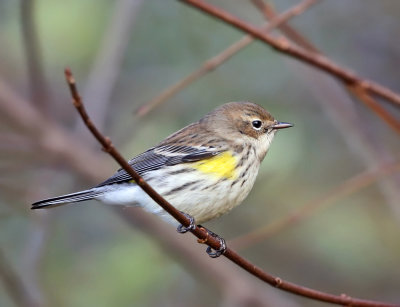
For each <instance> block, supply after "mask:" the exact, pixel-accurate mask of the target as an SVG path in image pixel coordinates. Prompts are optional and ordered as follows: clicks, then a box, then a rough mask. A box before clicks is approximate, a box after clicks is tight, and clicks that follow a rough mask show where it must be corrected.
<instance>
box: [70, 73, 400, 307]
mask: <svg viewBox="0 0 400 307" xmlns="http://www.w3.org/2000/svg"><path fill="white" fill-rule="evenodd" d="M65 77H66V80H67V83H68V85H69V88H70V91H71V96H72V98H73V104H74V106H75V108H76V109H77V111H78V112H79V114H80V116H81V117H82V120H83V121H84V123H85V125H86V126H87V127H88V129H89V130H90V131H91V132H92V134H93V136H94V137H95V138H96V139H97V140H98V141H99V143H100V144H101V145H102V146H103V150H104V151H106V152H107V153H109V154H110V155H111V156H112V157H113V158H114V159H115V160H116V161H117V162H118V164H119V165H120V166H121V167H122V168H123V169H124V170H125V171H126V172H127V173H128V174H129V175H130V176H131V177H132V179H133V180H135V182H136V184H138V185H139V186H140V187H141V188H142V189H143V190H144V191H145V192H146V193H147V194H148V195H149V196H150V197H151V198H152V199H153V200H154V201H155V202H157V203H158V204H159V205H160V206H161V207H162V208H163V209H164V210H165V211H167V212H168V213H169V214H170V215H171V216H172V217H174V218H175V219H176V220H177V221H178V222H179V223H181V224H183V225H184V226H189V224H190V221H189V219H188V218H187V217H186V216H185V215H183V214H182V213H181V212H180V211H178V210H177V209H175V207H173V206H172V205H171V204H170V203H169V202H168V201H167V200H165V199H164V198H163V197H162V196H161V195H160V194H158V193H157V192H156V191H155V190H154V189H153V188H152V187H151V186H150V185H149V184H148V183H147V182H146V181H145V180H144V179H143V178H142V177H141V176H140V175H139V174H137V173H136V172H135V170H134V169H133V168H132V167H131V166H130V165H129V163H128V162H127V161H126V160H125V159H124V158H123V157H122V155H121V154H120V153H119V152H118V151H117V150H116V149H115V147H114V146H113V144H112V143H111V140H110V139H109V138H106V137H104V136H103V135H102V134H101V133H100V131H99V130H98V129H97V128H96V126H95V125H94V124H93V122H92V121H91V119H90V117H89V115H88V114H87V112H86V109H85V107H84V105H83V103H82V100H81V98H80V95H79V93H78V91H77V88H76V84H75V79H74V78H73V76H72V74H71V71H70V70H69V69H66V70H65ZM190 232H191V233H192V234H193V235H195V236H196V237H197V238H199V239H200V240H201V242H202V243H205V244H207V245H208V246H210V247H212V248H213V249H215V250H217V249H219V247H220V243H219V241H218V240H217V239H216V238H213V237H212V236H208V234H207V233H206V231H205V230H203V229H202V228H199V227H197V226H196V227H195V228H194V229H193V230H191V231H190ZM223 255H224V256H225V257H227V258H228V259H229V260H231V261H232V262H234V263H236V264H237V265H238V266H240V267H241V268H243V269H244V270H246V271H247V272H249V273H250V274H252V275H254V276H255V277H257V278H259V279H261V280H263V281H264V282H266V283H268V284H270V285H271V286H273V287H276V288H280V289H282V290H285V291H288V292H291V293H294V294H297V295H301V296H304V297H308V298H312V299H315V300H319V301H323V302H330V303H334V304H338V305H347V306H382V307H383V306H399V305H394V304H389V303H382V302H374V301H368V300H360V299H355V298H351V297H349V296H336V295H332V294H327V293H324V292H320V291H317V290H314V289H310V288H306V287H302V286H299V285H296V284H293V283H290V282H286V281H284V280H282V279H281V278H279V277H274V276H272V275H270V274H268V273H266V272H264V271H263V270H262V269H260V268H258V267H257V266H255V265H254V264H252V263H251V262H249V261H247V260H246V259H244V258H243V257H241V256H240V255H239V254H237V253H236V252H235V251H233V250H232V249H230V248H227V249H226V251H225V253H224V254H223Z"/></svg>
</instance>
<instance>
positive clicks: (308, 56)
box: [180, 0, 400, 105]
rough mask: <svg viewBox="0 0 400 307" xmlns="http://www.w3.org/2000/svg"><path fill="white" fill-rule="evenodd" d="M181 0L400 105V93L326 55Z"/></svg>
mask: <svg viewBox="0 0 400 307" xmlns="http://www.w3.org/2000/svg"><path fill="white" fill-rule="evenodd" d="M180 1H182V2H184V3H186V4H189V5H192V6H194V7H196V8H198V9H200V10H201V11H203V12H205V13H207V14H209V15H212V16H214V17H216V18H218V19H220V20H222V21H224V22H226V23H228V24H230V25H232V26H234V27H235V28H237V29H239V30H241V31H244V32H247V33H249V34H250V35H252V36H253V37H255V38H257V39H259V40H261V41H263V42H265V43H267V44H269V45H270V46H271V47H273V48H274V49H276V50H277V51H279V52H282V53H284V54H287V55H290V56H292V57H294V58H296V59H298V60H301V61H303V62H305V63H308V64H310V65H312V66H314V67H316V68H318V69H320V70H322V71H324V72H327V73H329V74H330V75H332V76H333V77H336V78H337V79H339V80H341V81H343V82H345V83H346V84H349V85H352V84H359V85H360V86H361V87H363V88H364V89H365V90H367V91H368V92H370V93H374V94H376V95H378V96H380V97H382V98H385V99H386V100H387V101H389V102H392V103H393V104H395V105H400V95H398V94H397V93H395V92H393V91H392V90H390V89H388V88H386V87H384V86H382V85H380V84H378V83H375V82H373V81H371V80H366V79H363V78H361V77H359V76H358V75H357V74H355V73H354V72H352V71H350V70H348V69H345V68H343V67H341V66H339V65H337V64H335V63H333V62H332V61H331V60H329V59H328V58H326V57H325V56H322V55H320V54H316V53H314V52H308V51H306V50H304V49H302V48H299V47H296V46H294V45H292V44H290V43H289V41H287V40H286V39H276V38H273V37H272V36H270V35H268V34H266V33H264V32H263V31H261V30H259V29H257V28H256V27H255V26H252V25H250V24H248V23H246V22H244V21H242V20H240V19H239V18H237V17H235V16H234V15H232V14H229V13H228V12H226V11H223V10H221V9H219V8H217V7H215V6H212V5H210V4H207V3H205V2H203V1H201V0H180Z"/></svg>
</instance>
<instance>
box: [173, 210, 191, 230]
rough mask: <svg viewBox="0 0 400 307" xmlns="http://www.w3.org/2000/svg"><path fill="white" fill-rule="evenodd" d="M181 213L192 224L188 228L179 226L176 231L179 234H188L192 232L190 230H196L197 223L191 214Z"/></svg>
mask: <svg viewBox="0 0 400 307" xmlns="http://www.w3.org/2000/svg"><path fill="white" fill-rule="evenodd" d="M181 213H182V214H183V215H184V216H186V217H187V218H188V219H189V221H190V224H189V226H187V227H186V226H183V225H182V224H181V225H179V226H178V228H177V229H176V231H177V232H179V233H186V232H188V231H190V230H193V229H195V228H196V222H195V220H194V217H193V216H191V215H189V214H187V213H185V212H181Z"/></svg>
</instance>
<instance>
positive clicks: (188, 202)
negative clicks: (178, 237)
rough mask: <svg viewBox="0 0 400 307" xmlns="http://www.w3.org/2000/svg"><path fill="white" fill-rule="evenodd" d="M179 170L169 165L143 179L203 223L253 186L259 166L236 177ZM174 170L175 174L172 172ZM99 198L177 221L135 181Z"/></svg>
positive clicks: (230, 204)
mask: <svg viewBox="0 0 400 307" xmlns="http://www.w3.org/2000/svg"><path fill="white" fill-rule="evenodd" d="M178 170H179V169H176V170H174V169H173V167H171V171H169V174H165V171H162V170H161V171H153V172H150V173H149V174H147V175H146V176H145V177H144V179H145V180H146V181H147V182H148V183H149V184H150V185H151V186H152V187H153V188H154V189H155V190H156V191H157V192H158V193H159V194H161V195H162V196H163V197H164V198H165V199H166V200H168V201H169V202H170V203H171V204H172V205H173V206H174V207H175V208H176V209H178V210H179V211H182V212H185V213H187V214H189V215H191V216H193V217H194V218H195V219H196V223H204V222H206V221H208V220H210V219H213V218H216V217H218V216H220V215H222V214H224V213H227V212H229V211H230V210H231V209H232V208H234V207H236V206H237V205H239V204H240V203H241V202H242V201H243V200H244V199H245V198H246V196H247V195H248V193H249V192H250V190H251V188H252V187H253V184H254V181H255V178H256V176H257V172H258V165H254V166H249V169H248V172H247V175H246V176H240V175H241V174H238V176H237V177H235V178H227V177H222V178H218V177H213V176H210V175H209V174H204V173H202V172H200V171H197V170H193V171H190V172H185V173H180V172H178ZM174 172H175V173H177V174H176V175H171V174H173V173H174ZM117 190H118V191H117ZM99 200H101V201H103V202H105V203H112V204H122V205H135V206H140V207H143V208H144V209H145V210H146V211H149V212H151V213H154V214H157V215H159V216H161V217H162V218H163V219H164V220H166V221H167V222H169V223H172V224H174V225H177V224H178V222H177V221H176V220H175V219H174V218H172V217H171V216H170V215H169V214H168V213H167V212H165V211H164V210H163V209H162V208H161V207H160V206H159V205H158V204H157V203H156V202H154V201H153V200H152V199H151V198H150V197H149V196H148V195H147V194H146V193H145V192H144V191H143V190H142V189H141V188H140V187H139V186H137V185H136V184H132V183H130V184H128V183H126V184H118V185H115V192H114V191H113V190H111V191H109V192H108V193H107V194H106V195H104V196H102V197H101V199H99Z"/></svg>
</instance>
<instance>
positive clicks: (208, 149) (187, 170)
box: [32, 102, 292, 224]
mask: <svg viewBox="0 0 400 307" xmlns="http://www.w3.org/2000/svg"><path fill="white" fill-rule="evenodd" d="M288 127H292V124H289V123H283V122H278V121H277V120H275V119H274V118H273V117H272V115H271V114H269V113H268V112H267V111H266V110H264V109H263V108H262V107H260V106H259V105H257V104H254V103H250V102H231V103H226V104H224V105H222V106H220V107H219V108H217V109H215V110H214V111H212V112H211V113H208V114H207V115H205V116H204V117H203V118H202V119H200V120H199V121H198V122H195V123H193V124H190V125H188V126H186V127H185V128H183V129H181V130H179V131H177V132H175V133H174V134H172V135H170V136H169V137H167V138H166V139H165V140H164V141H162V142H161V143H160V144H158V145H157V146H155V147H153V148H150V149H149V150H147V151H145V152H144V153H142V154H140V155H138V156H137V157H135V158H133V159H132V160H130V161H129V164H130V165H131V166H132V167H133V169H134V170H135V171H136V172H138V173H139V175H141V176H142V177H143V178H144V179H145V180H146V181H147V182H148V183H149V184H150V185H151V186H152V187H153V188H154V189H155V190H156V191H157V192H158V193H159V194H161V195H162V196H163V197H164V198H165V199H167V200H168V201H169V202H170V203H171V204H172V205H174V206H175V207H176V208H177V209H178V210H180V211H182V212H185V213H187V214H189V215H191V216H193V217H194V218H195V219H196V221H197V222H198V223H203V222H205V221H208V220H210V219H212V218H215V217H218V216H220V215H222V214H224V213H226V212H228V211H230V210H231V209H232V208H233V207H236V206H237V205H239V204H240V203H241V202H242V201H243V200H244V199H245V197H246V196H247V194H248V193H249V192H250V190H251V188H252V187H253V184H254V181H255V179H256V176H257V173H258V170H259V167H260V163H261V161H262V160H263V159H264V157H265V155H266V153H267V151H268V148H269V146H270V144H271V141H272V139H273V138H274V135H275V132H276V131H277V130H278V129H283V128H288ZM89 199H97V200H99V201H101V202H103V203H106V204H120V205H130V206H141V207H143V208H144V209H145V210H147V211H150V212H152V213H155V214H157V215H160V216H161V217H162V218H164V219H165V220H167V221H168V222H171V223H173V224H177V222H176V221H175V220H174V219H173V218H172V217H171V216H170V215H169V214H167V213H166V212H165V211H164V210H163V209H162V208H161V207H160V206H159V205H158V204H156V203H155V202H154V201H153V200H152V199H151V198H150V197H149V196H148V195H147V194H146V193H145V192H144V191H143V190H142V189H141V188H140V187H139V186H138V185H136V184H135V182H134V181H133V180H132V178H131V177H130V175H129V174H127V173H126V172H125V170H123V169H120V170H118V171H117V173H116V174H114V175H113V176H112V177H110V178H109V179H107V180H106V181H104V182H103V183H100V184H99V185H97V186H95V187H93V188H91V189H88V190H85V191H81V192H77V193H72V194H67V195H63V196H59V197H55V198H50V199H45V200H41V201H38V202H36V203H34V204H32V209H39V208H45V207H51V206H58V205H62V204H66V203H73V202H80V201H83V200H89Z"/></svg>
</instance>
